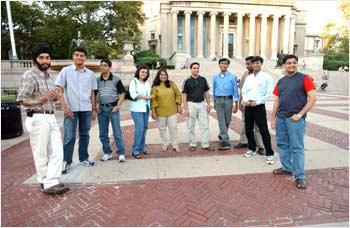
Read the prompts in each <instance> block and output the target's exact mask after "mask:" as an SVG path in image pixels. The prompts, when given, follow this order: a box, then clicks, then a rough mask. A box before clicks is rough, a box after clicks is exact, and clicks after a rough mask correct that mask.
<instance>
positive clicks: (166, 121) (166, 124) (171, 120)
mask: <svg viewBox="0 0 350 228" xmlns="http://www.w3.org/2000/svg"><path fill="white" fill-rule="evenodd" d="M157 122H158V129H159V134H160V138H161V139H162V144H163V145H164V146H168V145H169V140H168V133H167V128H168V130H169V136H170V143H171V145H172V146H177V115H176V114H174V115H171V116H166V117H162V116H159V117H158V120H157Z"/></svg>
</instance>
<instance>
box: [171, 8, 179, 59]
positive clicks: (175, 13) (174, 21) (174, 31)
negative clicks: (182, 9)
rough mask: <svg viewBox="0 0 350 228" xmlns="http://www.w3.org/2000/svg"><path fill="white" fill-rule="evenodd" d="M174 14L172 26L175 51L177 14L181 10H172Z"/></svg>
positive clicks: (175, 49) (174, 49) (174, 50)
mask: <svg viewBox="0 0 350 228" xmlns="http://www.w3.org/2000/svg"><path fill="white" fill-rule="evenodd" d="M171 13H172V15H173V24H172V28H173V35H172V38H173V53H174V52H176V51H177V33H178V31H177V14H178V13H179V11H177V10H172V11H171Z"/></svg>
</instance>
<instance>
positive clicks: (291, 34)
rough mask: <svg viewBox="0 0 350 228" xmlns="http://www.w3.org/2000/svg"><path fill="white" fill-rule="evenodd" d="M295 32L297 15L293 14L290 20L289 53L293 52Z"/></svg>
mask: <svg viewBox="0 0 350 228" xmlns="http://www.w3.org/2000/svg"><path fill="white" fill-rule="evenodd" d="M294 32H295V15H294V14H293V15H292V17H291V21H290V33H289V53H290V54H293V51H294V50H293V49H294V35H295V34H294Z"/></svg>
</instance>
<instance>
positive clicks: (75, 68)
mask: <svg viewBox="0 0 350 228" xmlns="http://www.w3.org/2000/svg"><path fill="white" fill-rule="evenodd" d="M73 69H74V70H76V71H83V72H85V71H86V67H85V66H84V68H83V70H79V69H78V67H76V66H75V65H74V64H73Z"/></svg>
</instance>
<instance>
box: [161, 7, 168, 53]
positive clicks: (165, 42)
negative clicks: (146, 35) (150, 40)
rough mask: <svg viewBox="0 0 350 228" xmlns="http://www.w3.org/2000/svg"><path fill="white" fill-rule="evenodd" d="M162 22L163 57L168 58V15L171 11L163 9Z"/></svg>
mask: <svg viewBox="0 0 350 228" xmlns="http://www.w3.org/2000/svg"><path fill="white" fill-rule="evenodd" d="M160 13H161V22H162V26H161V28H160V29H161V34H162V36H161V48H162V50H161V53H162V57H163V58H168V57H169V56H168V50H167V49H168V30H167V29H168V13H169V10H168V9H162V10H161V12H160Z"/></svg>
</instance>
